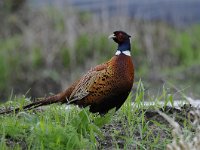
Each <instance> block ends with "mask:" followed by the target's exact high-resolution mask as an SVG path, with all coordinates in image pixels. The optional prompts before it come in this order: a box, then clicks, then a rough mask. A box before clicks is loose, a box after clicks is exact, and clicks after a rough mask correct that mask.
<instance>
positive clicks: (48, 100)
mask: <svg viewBox="0 0 200 150" xmlns="http://www.w3.org/2000/svg"><path fill="white" fill-rule="evenodd" d="M65 100H66V98H65V96H64V95H63V94H57V95H54V96H50V97H47V98H44V99H42V100H39V101H36V102H33V103H30V104H28V105H25V106H23V107H22V110H30V109H34V108H37V107H40V106H44V105H49V104H53V103H59V102H61V103H64V101H65ZM20 110H21V108H16V109H13V110H7V111H3V112H0V115H2V114H9V113H12V112H15V113H18V112H19V111H20Z"/></svg>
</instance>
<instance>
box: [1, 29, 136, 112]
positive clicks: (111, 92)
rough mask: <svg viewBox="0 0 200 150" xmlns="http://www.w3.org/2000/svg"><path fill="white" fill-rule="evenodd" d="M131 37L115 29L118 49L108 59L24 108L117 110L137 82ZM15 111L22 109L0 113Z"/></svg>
mask: <svg viewBox="0 0 200 150" xmlns="http://www.w3.org/2000/svg"><path fill="white" fill-rule="evenodd" d="M130 37H131V36H130V35H128V34H127V33H125V32H124V31H115V32H113V34H112V35H110V36H109V38H111V39H113V40H114V41H115V42H116V43H117V44H118V48H117V51H116V53H115V55H114V56H113V57H112V58H111V59H110V60H109V61H107V62H105V63H103V64H100V65H97V66H96V67H94V68H91V69H90V70H89V71H88V72H87V73H86V74H85V75H83V76H82V77H81V78H80V79H79V80H77V81H76V82H74V83H73V84H72V85H71V86H70V87H69V88H68V89H66V90H65V91H63V92H61V93H58V94H56V95H54V96H50V97H47V98H43V99H42V100H39V101H35V102H33V103H30V104H28V105H26V106H24V107H23V109H24V110H29V109H33V108H36V107H39V106H43V105H49V104H53V103H62V104H63V103H66V104H75V105H78V106H79V107H87V106H89V110H90V112H92V113H99V114H105V113H107V112H108V111H109V110H110V109H112V108H116V110H118V109H119V108H120V107H121V106H122V104H123V103H124V102H125V100H126V98H127V97H128V95H129V93H130V91H131V89H132V85H133V81H134V66H133V63H132V59H131V53H130V51H131V44H130ZM14 111H15V112H18V111H20V109H19V108H16V109H14V110H9V111H4V112H1V113H0V114H7V113H10V112H14Z"/></svg>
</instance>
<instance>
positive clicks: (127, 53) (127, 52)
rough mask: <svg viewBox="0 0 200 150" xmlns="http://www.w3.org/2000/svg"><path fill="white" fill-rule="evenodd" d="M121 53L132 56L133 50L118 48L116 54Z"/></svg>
mask: <svg viewBox="0 0 200 150" xmlns="http://www.w3.org/2000/svg"><path fill="white" fill-rule="evenodd" d="M120 54H124V55H126V56H131V52H130V51H129V50H125V51H120V50H117V51H116V53H115V55H120Z"/></svg>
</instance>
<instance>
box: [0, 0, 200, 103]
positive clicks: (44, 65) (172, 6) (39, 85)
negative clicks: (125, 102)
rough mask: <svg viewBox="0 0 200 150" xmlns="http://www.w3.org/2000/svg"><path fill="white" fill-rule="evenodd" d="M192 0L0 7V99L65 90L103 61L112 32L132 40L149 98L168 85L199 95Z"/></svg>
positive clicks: (15, 2) (9, 3) (199, 55)
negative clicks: (129, 35) (123, 32)
mask: <svg viewBox="0 0 200 150" xmlns="http://www.w3.org/2000/svg"><path fill="white" fill-rule="evenodd" d="M198 6H200V4H199V3H198V1H196V0H193V1H190V2H187V1H184V0H182V1H165V0H154V1H152V2H147V1H134V2H132V3H131V1H129V0H124V1H120V0H117V1H116V2H114V1H109V2H107V1H89V0H85V1H78V0H76V1H71V0H67V1H64V0H60V1H50V0H46V1H42V2H41V1H28V0H2V1H1V2H0V18H1V21H0V22H1V23H0V101H5V100H7V99H8V98H9V97H10V96H11V95H24V94H26V96H27V97H32V98H35V97H43V96H47V95H49V94H51V93H57V92H59V91H62V90H63V89H65V88H67V87H68V86H69V84H70V83H71V82H73V81H74V80H76V79H77V78H78V77H79V76H81V75H82V74H83V73H85V72H86V71H87V70H88V69H89V68H90V67H92V66H95V65H96V64H99V63H102V62H104V61H106V60H108V59H109V58H110V57H112V56H113V54H114V53H115V51H116V44H115V43H113V42H112V41H111V40H108V39H107V36H108V35H109V34H110V33H112V32H113V31H115V30H125V31H126V32H128V33H130V34H131V35H132V56H133V61H134V63H135V70H136V72H135V73H136V74H135V76H136V79H135V81H136V82H137V81H138V80H139V79H140V78H141V79H142V81H143V82H144V84H145V87H146V89H147V90H148V91H149V92H150V93H153V94H156V93H157V92H158V91H159V90H160V89H161V88H162V86H163V85H164V84H166V83H172V84H174V85H175V86H176V87H177V88H179V89H180V90H183V91H184V92H185V93H187V94H188V95H189V96H192V97H196V98H197V97H200V94H199V91H200V76H199V74H200V69H199V68H200V42H199V41H200V24H199V22H200V19H199V17H198V16H199V12H198V9H197V8H198Z"/></svg>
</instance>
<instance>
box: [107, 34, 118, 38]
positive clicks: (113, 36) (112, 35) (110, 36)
mask: <svg viewBox="0 0 200 150" xmlns="http://www.w3.org/2000/svg"><path fill="white" fill-rule="evenodd" d="M108 38H109V39H113V38H116V36H115V35H114V34H111V35H109V36H108Z"/></svg>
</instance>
